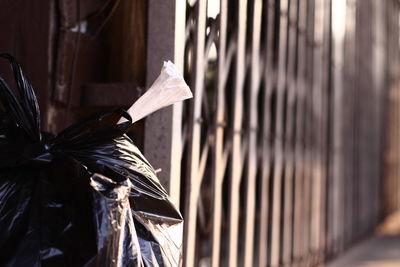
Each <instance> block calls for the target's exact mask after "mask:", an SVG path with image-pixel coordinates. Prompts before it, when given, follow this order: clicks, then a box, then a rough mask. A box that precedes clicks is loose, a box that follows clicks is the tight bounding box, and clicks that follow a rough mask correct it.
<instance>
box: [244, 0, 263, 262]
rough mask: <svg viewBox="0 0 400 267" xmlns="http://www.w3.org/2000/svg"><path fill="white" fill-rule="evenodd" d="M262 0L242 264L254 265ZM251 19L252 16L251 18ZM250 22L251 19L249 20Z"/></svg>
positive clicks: (254, 54) (256, 23)
mask: <svg viewBox="0 0 400 267" xmlns="http://www.w3.org/2000/svg"><path fill="white" fill-rule="evenodd" d="M261 15H262V3H261V0H254V6H253V18H252V21H251V23H252V29H253V33H252V40H251V69H250V71H251V77H250V91H249V92H248V93H249V106H248V108H249V109H250V110H249V111H248V114H249V116H248V118H247V119H248V121H249V128H248V131H249V132H248V146H249V147H248V151H247V153H248V156H247V158H248V164H247V172H246V176H245V178H246V182H247V186H246V206H245V208H246V211H245V239H244V242H245V246H244V262H243V264H242V266H246V267H251V266H253V255H254V224H255V197H256V178H257V177H256V175H257V145H258V144H257V131H258V127H259V123H258V115H257V112H258V105H257V104H258V101H257V99H258V97H259V95H258V93H259V89H260V60H259V58H260V37H261V36H260V34H261ZM249 19H250V18H249ZM249 22H250V21H249Z"/></svg>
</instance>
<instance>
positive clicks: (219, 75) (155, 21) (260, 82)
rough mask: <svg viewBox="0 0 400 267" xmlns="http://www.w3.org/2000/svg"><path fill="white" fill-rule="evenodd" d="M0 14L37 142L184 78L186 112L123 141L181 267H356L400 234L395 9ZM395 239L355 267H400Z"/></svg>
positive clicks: (358, 1)
mask: <svg viewBox="0 0 400 267" xmlns="http://www.w3.org/2000/svg"><path fill="white" fill-rule="evenodd" d="M0 3H1V8H0V51H3V52H9V53H11V54H13V55H14V56H15V57H16V58H17V59H18V60H19V61H20V62H21V65H22V67H23V68H24V69H25V72H26V74H27V76H28V77H29V79H30V81H31V83H32V85H33V87H34V88H35V90H36V92H37V95H38V97H39V101H40V108H41V112H42V127H43V129H44V130H45V131H49V132H58V131H60V130H61V129H63V128H65V127H66V126H68V125H70V124H71V123H73V122H75V121H77V120H79V119H82V118H84V117H85V116H88V115H89V114H92V113H94V112H96V111H98V110H102V109H105V108H109V107H114V106H121V107H125V108H127V107H129V106H130V105H131V104H132V103H133V102H134V101H135V99H137V98H138V97H139V96H140V95H141V94H142V93H143V92H145V90H146V88H148V87H149V86H150V85H151V83H152V82H153V81H154V79H155V78H156V77H157V76H158V74H159V72H160V69H161V66H162V62H163V61H164V60H172V61H174V62H175V64H176V65H177V66H178V67H179V68H180V69H181V70H182V72H183V73H184V77H185V80H186V82H187V83H188V85H189V86H190V88H191V89H192V91H193V93H194V98H193V99H192V100H189V101H186V102H185V103H183V104H177V105H174V106H173V107H169V108H166V109H163V110H162V111H159V112H157V113H155V114H153V115H151V116H149V117H148V118H146V119H145V120H142V121H140V122H138V123H136V124H135V125H134V127H133V128H132V130H131V132H130V135H131V136H132V137H133V138H134V140H135V142H136V143H137V145H138V146H139V147H140V148H141V149H142V150H143V151H144V153H145V155H146V157H147V158H148V159H149V161H150V162H151V163H152V164H153V165H154V167H155V168H156V169H161V172H160V173H159V178H160V180H161V181H162V183H163V184H164V186H165V187H166V188H167V189H168V191H169V193H170V195H171V198H172V199H173V201H174V202H175V203H176V205H178V206H179V207H180V209H181V211H182V213H183V216H184V218H185V221H186V223H185V229H184V235H183V242H184V243H183V244H184V245H183V265H184V266H188V267H192V266H213V267H217V266H230V267H235V266H246V267H247V266H274V267H275V266H319V265H323V264H325V263H330V262H331V261H332V260H334V259H336V260H339V263H337V265H336V266H358V265H356V264H355V263H350V262H349V261H346V260H343V259H345V258H346V256H343V255H346V252H347V251H348V250H351V248H353V247H357V246H358V244H360V243H363V242H364V243H365V242H369V241H368V240H375V241H376V239H368V238H370V237H372V236H374V235H375V236H376V235H378V237H375V238H381V237H382V235H384V236H386V235H389V234H388V233H387V232H385V230H382V229H383V227H384V226H382V224H381V223H382V222H385V225H390V226H388V228H389V229H397V228H396V224H397V225H398V224H400V221H399V220H400V217H396V214H397V212H398V210H399V206H400V169H399V166H400V165H399V164H400V153H399V152H400V143H399V140H400V139H399V138H400V117H399V115H400V84H399V82H400V79H399V78H400V77H399V74H400V72H399V70H400V69H399V66H400V65H399V64H400V58H399V55H400V54H399V52H400V35H399V29H400V1H398V0H229V1H228V0H188V1H184V0H170V1H156V0H58V1H54V0H43V1H40V2H37V1H15V0H2V1H0ZM0 73H1V75H2V76H3V77H5V78H6V79H7V80H8V81H11V72H10V71H9V70H8V66H7V65H6V64H1V66H0ZM388 218H389V219H390V218H391V221H390V222H388V221H387V219H388ZM382 233H383V234H382ZM397 233H400V231H397V232H396V231H391V234H390V240H391V241H390V242H386V243H385V245H382V243H379V242H375V241H373V243H368V244H370V245H369V248H366V249H370V250H369V251H370V252H365V250H364V251H363V249H361V252H360V253H359V255H365V256H364V258H363V256H359V257H361V258H360V259H361V261H363V262H364V264H369V265H368V266H378V267H379V266H386V265H384V264H386V262H385V261H392V263H393V262H395V263H394V265H393V266H398V265H396V264H399V266H400V238H399V237H398V236H396V234H397ZM366 240H367V241H366ZM379 240H380V239H379ZM374 242H375V243H374ZM371 244H372V245H371ZM382 249H384V250H385V251H393V253H392V254H390V255H389V256H380V257H378V258H379V261H374V259H372V258H371V257H372V256H373V255H374V254H376V255H378V256H379V255H380V254H379V253H382ZM354 253H356V252H354ZM354 253H353V254H354ZM363 253H364V254H363ZM371 255H372V256H371ZM385 255H386V254H385ZM367 256H368V257H367ZM357 257H358V256H357ZM340 260H342V261H340ZM353 260H354V257H353ZM362 266H364V265H362ZM365 266H367V265H365Z"/></svg>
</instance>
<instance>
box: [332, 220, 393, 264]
mask: <svg viewBox="0 0 400 267" xmlns="http://www.w3.org/2000/svg"><path fill="white" fill-rule="evenodd" d="M327 267H400V213H397V214H395V215H392V216H390V217H389V218H388V220H386V221H385V223H384V224H383V225H382V226H381V227H380V228H379V229H378V231H377V234H376V236H375V237H373V238H371V239H368V240H366V241H364V242H362V243H361V244H359V245H358V246H356V247H354V248H352V249H350V250H349V251H348V252H347V253H346V254H344V255H342V256H339V258H338V259H336V260H334V261H333V262H331V263H330V264H328V265H327Z"/></svg>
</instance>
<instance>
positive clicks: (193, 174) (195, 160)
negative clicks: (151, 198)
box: [183, 0, 207, 267]
mask: <svg viewBox="0 0 400 267" xmlns="http://www.w3.org/2000/svg"><path fill="white" fill-rule="evenodd" d="M196 5H197V6H196V9H197V10H196V11H197V14H196V18H197V20H196V26H197V27H196V36H195V49H194V81H193V84H192V90H193V91H194V98H193V101H194V104H193V110H192V117H191V124H192V131H191V139H190V140H189V161H188V164H189V182H188V188H187V190H186V194H187V197H186V200H187V205H186V209H185V214H186V218H185V219H186V224H185V230H184V243H185V249H184V253H183V264H184V266H188V267H191V266H195V251H196V248H195V244H196V223H197V210H198V209H197V207H198V198H199V193H200V185H201V179H202V177H199V169H200V130H201V124H200V122H201V104H202V99H203V93H204V66H205V65H204V48H205V36H206V14H207V1H206V0H198V1H197V3H196Z"/></svg>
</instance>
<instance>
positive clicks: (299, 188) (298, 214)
mask: <svg viewBox="0 0 400 267" xmlns="http://www.w3.org/2000/svg"><path fill="white" fill-rule="evenodd" d="M298 4H299V12H298V16H299V18H298V30H297V31H298V54H297V61H298V63H297V64H298V67H297V68H298V69H297V80H296V98H297V103H298V104H297V111H296V139H295V140H296V147H295V150H296V151H295V169H296V173H295V212H294V244H293V257H294V261H295V263H296V264H298V265H300V264H301V261H302V257H303V255H304V245H303V244H304V243H303V240H304V238H303V234H304V231H303V228H304V217H305V212H304V204H305V202H304V180H305V177H304V176H305V159H304V156H305V148H304V139H305V135H304V132H305V131H304V126H305V123H304V122H305V108H306V102H305V66H306V63H307V62H306V57H305V55H306V50H305V48H306V35H305V31H306V16H307V12H306V8H307V5H306V2H305V1H299V2H298Z"/></svg>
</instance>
